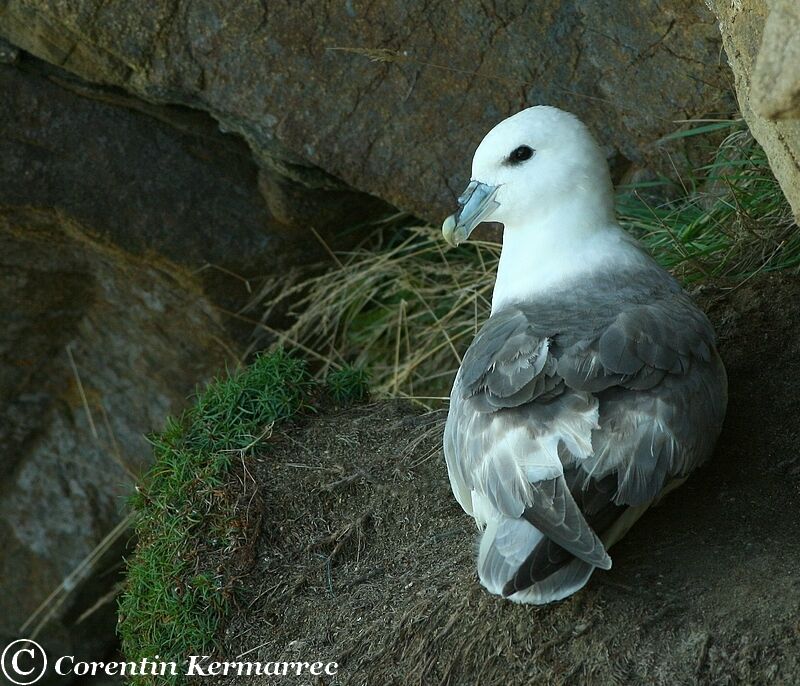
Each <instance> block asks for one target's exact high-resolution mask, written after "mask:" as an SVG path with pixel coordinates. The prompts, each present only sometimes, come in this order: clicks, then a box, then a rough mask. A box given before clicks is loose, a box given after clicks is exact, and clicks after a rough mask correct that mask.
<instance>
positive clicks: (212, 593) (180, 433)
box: [119, 350, 313, 686]
mask: <svg viewBox="0 0 800 686" xmlns="http://www.w3.org/2000/svg"><path fill="white" fill-rule="evenodd" d="M312 387H313V382H312V381H311V380H310V377H309V374H308V372H307V370H306V366H305V363H304V362H303V361H302V360H298V359H296V358H294V357H292V356H290V355H288V354H287V353H285V352H283V351H281V350H279V351H276V352H273V353H270V354H267V355H262V356H260V357H258V358H257V359H256V360H255V361H254V362H253V364H252V365H251V366H249V367H247V368H244V369H241V370H239V371H236V372H234V373H230V374H229V375H227V376H226V377H225V378H221V379H217V380H216V381H214V382H212V383H211V384H210V385H209V386H208V388H206V389H205V390H204V391H203V392H202V393H200V394H199V395H198V397H197V400H196V402H195V404H194V405H193V407H191V408H190V409H189V410H187V411H186V412H185V413H184V414H183V415H181V416H180V417H179V418H178V419H170V420H169V421H168V422H167V425H166V427H165V429H164V431H163V432H161V433H160V434H158V435H156V436H153V437H151V442H152V444H153V451H154V457H155V462H154V464H153V467H152V468H151V469H150V471H149V472H148V474H147V475H146V476H145V478H144V479H143V482H142V485H141V486H140V488H139V489H138V490H137V493H136V494H135V496H134V497H133V500H132V504H133V506H134V509H135V513H136V534H137V537H138V546H137V549H136V552H135V554H134V555H133V557H132V558H131V559H130V560H128V574H127V581H126V585H125V589H124V591H123V594H122V597H121V600H120V613H119V615H120V616H119V634H120V637H121V639H122V648H123V652H124V654H125V657H126V659H128V660H140V659H141V658H144V657H147V658H151V659H152V658H154V656H156V655H159V656H160V658H161V659H164V660H174V661H176V662H177V663H178V664H179V665H180V664H182V663H183V661H184V660H185V659H186V657H187V656H188V655H198V654H200V655H202V654H208V652H209V650H212V649H213V647H214V639H215V636H216V634H217V631H218V629H219V627H220V625H221V622H222V620H223V618H224V617H225V615H226V613H227V612H228V610H229V609H230V602H231V601H230V597H231V593H230V589H227V588H226V587H225V580H224V579H222V578H217V577H216V576H215V575H214V574H213V573H211V572H209V571H206V570H203V568H202V564H199V561H198V554H197V549H198V545H199V544H200V543H203V544H209V543H210V544H212V545H217V544H218V545H224V541H225V540H226V538H227V537H228V536H229V533H230V530H231V527H232V523H231V521H230V513H228V512H226V510H225V500H224V498H222V497H221V496H220V495H219V491H220V489H219V486H221V485H222V484H223V483H224V482H225V481H226V478H227V477H228V470H229V467H230V465H231V462H232V461H233V460H234V459H237V460H238V459H240V458H241V457H242V456H245V455H247V454H249V453H250V452H251V451H252V450H253V449H254V448H255V446H256V445H257V444H258V442H259V440H260V439H261V438H262V437H263V436H264V435H265V434H267V433H268V432H269V430H270V429H271V427H272V426H273V425H274V424H275V423H276V422H279V421H281V420H284V419H287V418H288V417H291V416H292V415H294V414H296V413H297V412H299V411H301V410H302V409H303V408H304V407H305V406H307V403H308V398H309V392H310V391H311V390H312ZM155 679H157V680H155ZM182 681H183V678H182V677H181V676H177V677H169V676H163V677H157V678H155V677H144V676H142V677H135V678H134V679H133V680H132V683H135V684H142V685H144V684H155V683H158V684H159V686H162V685H164V684H166V685H171V684H179V683H181V682H182Z"/></svg>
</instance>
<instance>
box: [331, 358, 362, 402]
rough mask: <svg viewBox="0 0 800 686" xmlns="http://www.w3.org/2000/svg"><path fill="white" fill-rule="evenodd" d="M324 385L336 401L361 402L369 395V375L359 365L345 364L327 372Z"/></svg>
mask: <svg viewBox="0 0 800 686" xmlns="http://www.w3.org/2000/svg"><path fill="white" fill-rule="evenodd" d="M325 386H326V387H327V389H328V393H329V394H330V396H331V398H333V400H334V401H335V402H337V403H340V404H349V403H355V402H362V401H364V400H366V399H367V397H368V396H369V375H368V374H367V372H366V371H365V370H363V369H361V368H359V367H353V366H350V365H345V366H344V367H342V368H341V369H335V370H333V371H331V372H329V373H328V376H326V377H325Z"/></svg>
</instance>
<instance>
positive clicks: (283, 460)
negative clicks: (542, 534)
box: [202, 276, 800, 686]
mask: <svg viewBox="0 0 800 686" xmlns="http://www.w3.org/2000/svg"><path fill="white" fill-rule="evenodd" d="M696 295H697V298H698V300H699V301H700V302H701V303H702V304H703V306H704V307H705V308H706V310H707V311H708V312H709V314H710V316H711V318H712V320H713V321H714V323H715V325H716V327H717V331H718V335H719V341H720V349H721V352H722V355H723V357H724V359H725V362H726V364H727V368H728V374H729V378H730V406H729V411H728V417H727V420H726V424H725V429H724V431H723V435H722V438H721V440H720V443H719V446H718V449H717V451H716V455H715V458H714V460H713V461H712V462H711V463H710V464H709V465H708V466H706V467H705V468H703V469H702V470H700V471H699V472H698V473H696V474H695V475H693V476H692V477H691V478H690V479H689V481H688V482H687V483H686V484H685V485H684V486H683V487H681V488H680V489H678V490H677V491H676V492H674V493H672V494H671V495H670V496H669V497H668V498H666V499H665V500H664V501H663V502H662V504H661V505H660V506H659V507H657V508H654V509H652V510H651V511H650V512H649V513H647V514H646V515H645V516H644V517H643V518H642V519H641V520H640V521H639V523H638V524H637V525H636V527H635V528H634V529H633V530H632V531H631V533H630V534H629V535H628V536H627V537H626V538H625V539H624V540H623V541H622V542H620V543H619V544H617V545H616V546H615V547H614V548H613V549H612V557H613V560H614V567H613V569H612V570H611V571H610V572H597V573H596V574H595V575H594V577H593V578H592V580H591V581H590V583H589V584H588V586H587V587H586V588H585V589H584V590H583V591H581V592H580V593H578V594H577V595H575V596H573V597H572V598H569V599H567V600H566V601H563V602H561V603H558V604H554V605H551V606H546V607H538V608H537V607H531V606H519V605H514V604H511V603H509V602H507V601H504V600H501V599H498V598H496V597H493V596H490V595H488V594H487V593H486V592H484V591H483V589H481V587H480V586H479V584H478V583H477V579H476V574H475V560H474V547H475V541H476V536H477V533H476V531H475V529H474V526H473V524H472V523H471V520H470V518H468V517H467V516H466V515H464V513H463V512H462V511H461V510H460V509H459V507H458V505H457V504H456V502H455V500H454V499H453V497H452V494H451V492H450V487H449V484H448V480H447V474H446V470H445V466H444V462H443V458H442V455H441V449H440V443H441V430H442V426H443V422H444V414H443V413H437V414H425V415H421V414H420V413H419V410H417V409H414V408H412V407H410V406H408V405H405V404H402V403H397V402H382V403H376V404H372V405H367V406H360V407H356V408H352V409H348V410H335V409H331V410H329V411H325V412H322V413H320V414H319V415H317V416H314V417H312V418H310V419H306V420H303V421H302V422H301V423H298V424H295V425H294V426H291V427H289V428H288V429H286V430H285V431H284V432H283V433H281V434H276V435H274V436H273V437H272V438H271V439H270V440H269V441H268V442H266V443H265V446H264V450H263V453H262V455H261V457H260V458H259V459H257V460H255V461H254V462H253V463H251V464H250V465H247V469H246V471H244V472H242V474H241V475H240V476H241V477H242V478H241V479H239V480H237V481H236V482H232V484H231V486H230V487H231V488H244V491H245V492H246V493H249V494H250V495H248V497H247V499H246V500H247V503H248V504H249V505H248V507H249V509H248V510H247V513H248V521H250V523H251V526H250V531H251V532H253V533H251V535H250V536H249V538H246V539H245V541H244V544H243V546H242V547H241V549H240V550H239V551H237V554H236V555H234V556H232V557H231V559H232V560H236V564H235V565H233V566H234V567H235V568H236V569H239V570H240V571H239V574H240V577H241V578H239V579H238V584H239V586H240V591H239V592H238V593H237V597H238V599H239V600H238V602H239V608H238V611H237V612H236V614H235V616H234V617H233V619H232V621H231V622H230V624H229V626H228V627H226V629H225V631H224V633H223V635H222V636H221V638H220V640H221V644H222V649H221V653H220V655H219V656H218V657H219V658H220V659H225V660H235V659H243V660H261V661H264V662H266V661H280V660H305V661H309V662H313V661H315V660H321V661H337V662H338V663H339V665H340V666H339V673H338V675H337V676H336V677H334V678H333V679H330V678H328V679H327V680H317V681H313V679H312V680H311V681H310V680H309V678H308V677H306V678H304V679H295V680H293V679H291V678H276V677H241V678H238V677H227V678H219V679H218V680H217V681H213V680H210V679H207V678H206V679H203V680H202V683H204V684H209V683H217V684H226V685H230V684H239V683H241V684H247V685H248V686H252V685H253V684H262V683H263V684H271V683H276V684H277V683H281V684H289V683H326V684H327V683H336V684H353V685H360V684H378V685H383V684H459V685H460V684H481V685H488V684H498V685H502V686H506V685H512V684H565V683H570V684H576V683H589V684H645V683H646V684H670V685H672V684H693V683H696V684H762V683H771V684H773V683H776V684H800V575H799V574H798V570H800V536H798V533H799V532H800V428H799V427H800V423H798V411H800V398H798V394H797V385H798V381H800V279H797V278H794V277H788V278H787V277H785V276H784V277H776V276H771V277H763V278H757V279H752V280H751V281H749V282H747V283H745V284H743V285H741V286H739V287H737V288H735V289H728V290H725V289H722V288H706V289H704V290H703V291H702V292H700V293H698V294H696ZM256 531H257V532H258V535H255V532H256ZM243 654H245V655H244V657H240V656H242V655H243Z"/></svg>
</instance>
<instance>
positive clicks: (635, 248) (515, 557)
mask: <svg viewBox="0 0 800 686" xmlns="http://www.w3.org/2000/svg"><path fill="white" fill-rule="evenodd" d="M458 205H459V209H458V211H457V212H456V213H455V214H453V215H452V216H450V217H448V218H447V219H446V220H445V222H444V224H443V226H442V231H443V234H444V237H445V238H446V239H447V241H448V242H450V243H452V244H456V245H457V244H458V243H460V242H462V241H464V240H466V239H467V238H468V237H469V235H470V233H471V232H472V230H473V229H474V228H475V227H476V226H477V225H478V224H479V223H480V222H485V221H493V222H499V223H501V224H503V248H502V253H501V256H500V262H499V266H498V269H497V278H496V281H495V287H494V293H493V296H492V308H491V315H490V317H489V318H488V320H487V321H486V323H485V324H484V325H483V327H482V328H481V329H480V331H479V332H478V334H477V335H476V336H475V339H474V340H473V342H472V344H471V345H470V347H469V349H468V350H467V352H466V354H465V355H464V358H463V362H462V364H461V367H460V369H459V370H458V373H457V375H456V378H455V382H454V384H453V390H452V393H451V396H450V408H449V413H448V417H447V424H446V427H445V434H444V454H445V458H446V461H447V469H448V473H449V476H450V484H451V486H452V489H453V493H454V494H455V497H456V500H457V501H458V502H459V504H460V505H461V507H462V508H463V509H464V510H465V511H466V512H467V513H468V514H470V515H471V516H472V517H474V518H475V521H476V523H477V524H478V527H479V529H481V530H482V532H483V533H482V536H481V541H480V549H479V553H478V576H479V578H480V581H481V583H482V584H483V586H485V587H486V589H487V590H489V591H490V592H491V593H494V594H498V595H502V596H504V597H506V598H509V599H510V600H512V601H516V602H522V603H535V604H542V603H548V602H552V601H556V600H560V599H562V598H565V597H567V596H569V595H571V594H572V593H575V592H576V591H578V590H579V589H580V588H582V587H583V586H584V585H585V584H586V582H587V581H588V580H589V577H590V576H591V574H592V572H593V571H594V570H595V568H597V567H599V568H601V569H609V568H610V567H611V558H610V557H609V555H608V552H607V551H608V548H609V547H610V546H611V545H613V544H614V543H615V542H616V541H618V540H619V539H620V538H621V537H622V536H623V535H624V534H625V533H626V532H627V531H628V529H629V528H630V527H631V526H632V525H633V523H634V522H635V521H636V520H637V519H638V518H639V517H641V515H642V514H643V513H644V511H645V510H646V509H647V508H648V507H649V506H650V505H651V504H653V503H654V502H655V501H657V500H658V499H659V498H661V497H662V496H663V495H664V494H665V493H667V492H668V491H670V490H671V489H673V488H675V487H676V486H678V485H680V484H681V483H683V481H684V480H685V479H686V477H687V476H688V475H689V473H690V472H691V471H692V470H694V469H695V468H697V467H698V466H699V465H700V464H702V463H703V462H705V461H706V460H707V459H708V458H709V457H710V456H711V453H712V450H713V447H714V443H715V441H716V439H717V436H718V435H719V432H720V428H721V426H722V421H723V418H724V416H725V406H726V398H727V383H726V376H725V368H724V367H723V364H722V362H721V360H720V357H719V354H718V353H717V350H716V346H715V337H714V330H713V328H712V326H711V324H710V323H709V321H708V319H707V318H706V316H705V315H704V314H703V312H701V311H700V310H699V309H698V308H697V306H695V304H694V303H693V302H692V301H691V299H690V298H689V296H688V295H687V294H686V293H685V292H684V291H683V290H682V289H681V287H680V285H679V284H678V283H677V282H676V281H675V279H674V278H673V277H672V276H671V275H670V274H669V273H667V272H666V271H665V270H664V269H662V268H661V267H660V266H659V265H658V264H656V262H655V261H654V260H653V259H652V258H651V257H650V256H649V255H648V254H647V253H646V252H645V251H644V249H643V248H642V247H641V246H640V245H639V244H638V243H637V241H636V240H635V239H634V238H633V237H632V236H630V235H628V234H627V233H625V232H624V231H623V230H622V228H621V227H620V225H619V223H618V222H617V220H616V217H615V214H614V196H613V186H612V183H611V177H610V174H609V170H608V164H607V163H606V159H605V157H604V155H603V152H602V151H601V149H600V147H599V146H598V144H597V143H596V142H595V140H594V138H593V137H592V135H591V133H590V132H589V131H588V129H587V128H586V126H584V124H583V123H582V122H581V121H580V120H579V119H578V118H577V117H575V116H574V115H572V114H569V113H567V112H564V111H562V110H559V109H556V108H554V107H544V106H540V107H531V108H529V109H526V110H523V111H522V112H519V113H518V114H515V115H514V116H512V117H510V118H508V119H506V120H505V121H502V122H501V123H499V124H498V125H497V126H495V127H494V128H493V129H492V130H491V131H490V132H489V133H488V134H487V135H486V137H485V138H484V139H483V141H482V142H481V144H480V145H479V146H478V149H477V150H476V152H475V156H474V158H473V162H472V177H471V181H470V183H469V185H468V186H467V189H466V191H465V192H464V194H463V195H462V196H461V197H460V198H459V199H458Z"/></svg>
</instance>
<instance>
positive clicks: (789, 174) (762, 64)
mask: <svg viewBox="0 0 800 686" xmlns="http://www.w3.org/2000/svg"><path fill="white" fill-rule="evenodd" d="M707 3H708V5H709V7H710V8H711V9H713V11H714V12H715V14H716V15H717V17H718V18H719V27H720V31H721V32H722V38H723V43H724V45H725V52H726V53H727V55H728V62H729V63H730V66H731V69H732V70H733V74H734V78H735V81H736V94H737V96H738V99H739V106H740V108H741V111H742V115H743V116H744V118H745V120H746V121H747V125H748V126H749V127H750V130H751V131H752V132H753V135H754V136H755V138H756V140H757V141H758V142H759V143H760V144H761V146H762V147H763V148H764V150H765V151H766V153H767V156H768V158H769V162H770V166H771V167H772V171H773V172H774V173H775V177H776V178H777V179H778V182H779V183H780V185H781V188H782V189H783V192H784V194H785V195H786V197H787V198H788V200H789V202H790V203H791V205H792V210H793V211H794V215H795V217H796V218H798V220H800V5H798V3H797V2H796V0H772V1H771V2H767V0H737V2H730V0H707Z"/></svg>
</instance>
